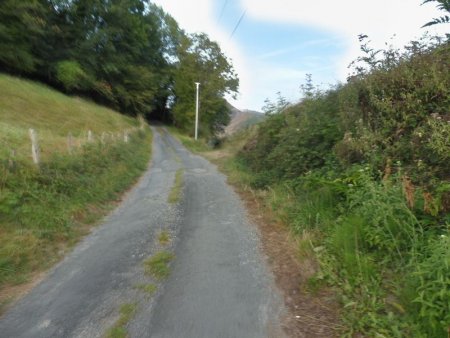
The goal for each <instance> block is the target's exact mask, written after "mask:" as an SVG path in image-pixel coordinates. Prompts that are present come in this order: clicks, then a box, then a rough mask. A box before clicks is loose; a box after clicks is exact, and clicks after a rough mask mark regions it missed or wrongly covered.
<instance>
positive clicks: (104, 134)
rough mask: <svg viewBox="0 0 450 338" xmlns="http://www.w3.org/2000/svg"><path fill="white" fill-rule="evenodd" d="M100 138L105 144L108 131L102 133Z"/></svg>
mask: <svg viewBox="0 0 450 338" xmlns="http://www.w3.org/2000/svg"><path fill="white" fill-rule="evenodd" d="M100 140H101V142H102V143H103V144H105V142H106V133H105V132H103V133H102V136H101V138H100Z"/></svg>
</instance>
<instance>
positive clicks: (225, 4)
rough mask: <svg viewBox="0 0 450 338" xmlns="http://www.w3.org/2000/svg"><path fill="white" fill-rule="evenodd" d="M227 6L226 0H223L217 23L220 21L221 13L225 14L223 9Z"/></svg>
mask: <svg viewBox="0 0 450 338" xmlns="http://www.w3.org/2000/svg"><path fill="white" fill-rule="evenodd" d="M227 5H228V0H225V1H224V2H223V6H222V10H221V11H220V15H219V19H218V21H219V22H220V20H221V19H222V16H223V13H225V8H226V7H227Z"/></svg>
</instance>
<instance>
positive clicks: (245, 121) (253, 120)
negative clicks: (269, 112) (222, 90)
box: [225, 103, 266, 135]
mask: <svg viewBox="0 0 450 338" xmlns="http://www.w3.org/2000/svg"><path fill="white" fill-rule="evenodd" d="M228 108H229V110H230V115H231V121H230V124H229V125H228V126H227V127H226V128H225V134H226V135H232V134H234V133H236V132H238V131H239V130H242V129H245V128H248V127H249V126H252V125H254V124H257V123H259V122H261V121H263V120H264V119H265V117H266V116H265V115H264V114H263V113H260V112H257V111H254V110H249V109H245V110H239V109H237V108H236V107H234V106H233V105H231V104H230V103H228Z"/></svg>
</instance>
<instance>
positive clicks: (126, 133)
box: [123, 130, 128, 143]
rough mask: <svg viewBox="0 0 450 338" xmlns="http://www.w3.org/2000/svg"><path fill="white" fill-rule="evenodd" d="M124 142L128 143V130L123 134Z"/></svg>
mask: <svg viewBox="0 0 450 338" xmlns="http://www.w3.org/2000/svg"><path fill="white" fill-rule="evenodd" d="M123 141H124V142H125V143H128V131H126V130H125V131H124V132H123Z"/></svg>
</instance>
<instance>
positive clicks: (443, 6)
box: [422, 0, 450, 27]
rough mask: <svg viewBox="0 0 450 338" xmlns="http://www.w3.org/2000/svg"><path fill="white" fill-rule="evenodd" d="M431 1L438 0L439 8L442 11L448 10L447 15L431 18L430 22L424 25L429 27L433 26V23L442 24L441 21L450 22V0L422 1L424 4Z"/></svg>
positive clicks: (432, 0) (431, 0)
mask: <svg viewBox="0 0 450 338" xmlns="http://www.w3.org/2000/svg"><path fill="white" fill-rule="evenodd" d="M429 2H437V5H436V6H437V8H438V9H440V10H441V11H444V12H447V13H448V14H447V15H444V16H441V17H439V18H434V19H433V20H431V21H430V22H427V23H426V24H425V25H423V27H429V26H433V25H437V24H441V23H450V16H449V14H450V1H449V0H425V1H424V2H422V5H423V4H426V3H429Z"/></svg>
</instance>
